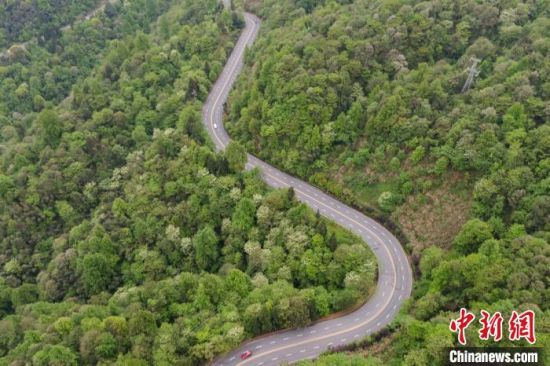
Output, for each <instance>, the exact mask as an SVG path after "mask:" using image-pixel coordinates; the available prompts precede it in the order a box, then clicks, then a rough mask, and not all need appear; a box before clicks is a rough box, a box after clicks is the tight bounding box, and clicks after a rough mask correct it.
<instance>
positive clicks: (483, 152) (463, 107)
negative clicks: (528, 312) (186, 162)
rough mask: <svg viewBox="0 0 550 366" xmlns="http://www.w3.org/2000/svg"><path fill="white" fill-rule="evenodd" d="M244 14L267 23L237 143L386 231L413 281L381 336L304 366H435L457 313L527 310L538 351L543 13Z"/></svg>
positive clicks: (488, 8)
mask: <svg viewBox="0 0 550 366" xmlns="http://www.w3.org/2000/svg"><path fill="white" fill-rule="evenodd" d="M244 3H245V6H246V8H247V9H248V10H249V11H251V12H254V13H256V14H259V15H260V16H261V17H262V18H263V19H264V23H263V29H262V32H261V34H260V37H259V39H258V40H257V42H256V46H255V47H254V48H253V49H252V50H251V51H250V52H249V54H248V55H247V61H246V68H245V71H244V72H243V74H242V76H241V77H240V79H239V81H238V85H237V87H236V90H234V92H233V93H232V95H231V97H230V102H229V103H228V108H227V112H228V115H229V121H228V123H227V124H228V130H229V132H230V135H231V137H232V138H234V139H236V140H238V141H239V142H240V143H241V144H243V146H245V147H246V149H247V150H248V151H250V152H251V153H253V154H255V155H257V156H258V157H260V158H262V159H264V160H266V161H268V162H270V163H272V164H274V165H276V166H278V167H280V168H281V169H283V170H285V171H288V172H291V173H293V174H296V175H298V176H300V177H302V178H303V179H305V180H307V181H309V182H310V183H312V184H314V185H317V186H318V187H320V188H322V189H324V190H327V191H329V192H332V193H333V194H334V195H336V196H337V197H339V198H341V199H342V200H344V201H346V202H349V203H352V204H354V205H355V206H357V207H358V208H361V209H363V210H364V211H365V212H368V213H369V214H372V215H374V216H375V217H377V218H379V219H380V220H382V221H383V222H385V223H388V224H390V223H393V225H394V227H395V228H396V230H398V231H400V232H402V233H403V234H404V236H405V237H406V238H407V239H408V242H407V243H406V248H407V250H408V252H409V253H410V255H411V260H412V263H413V265H414V270H415V272H416V283H415V289H414V291H413V295H412V299H411V300H410V301H409V303H408V305H407V306H406V307H405V308H404V309H403V310H402V312H401V315H400V316H399V317H398V318H397V319H396V320H395V321H394V323H393V324H392V325H390V326H389V327H388V329H386V330H384V331H383V332H382V333H383V334H384V337H380V336H379V335H378V336H377V337H374V336H373V338H371V339H370V340H367V341H366V343H364V344H363V345H364V346H362V347H359V348H357V347H351V348H353V349H354V351H353V352H350V353H352V354H354V356H350V357H346V356H345V355H342V354H334V355H330V356H327V357H326V358H321V359H320V360H319V361H316V362H313V363H315V364H318V365H340V364H341V365H350V364H352V365H356V364H357V365H377V364H384V365H388V364H389V365H400V364H405V365H433V364H438V363H439V362H440V360H439V358H438V357H439V356H438V352H440V348H441V347H444V346H451V345H454V344H456V336H455V335H453V334H452V333H451V332H450V331H449V329H448V327H449V320H450V319H451V318H455V317H456V314H457V312H458V309H459V308H460V307H465V308H468V309H471V310H472V311H474V312H477V313H479V310H480V309H487V310H489V311H493V312H494V311H501V312H503V313H507V312H510V311H511V310H514V309H518V310H525V309H532V310H534V311H535V312H536V317H537V334H538V338H537V345H540V346H544V345H546V346H547V345H548V342H549V341H550V338H549V333H550V323H549V321H550V317H549V311H550V309H549V307H548V306H549V304H550V289H549V285H550V258H549V257H550V246H549V245H548V240H549V238H550V215H549V213H550V180H549V179H550V178H549V177H550V174H549V173H550V124H549V123H548V121H549V117H550V98H549V96H550V80H549V75H550V62H549V60H550V58H549V57H548V56H549V51H550V37H549V36H550V20H549V18H548V11H549V8H548V6H547V5H545V4H543V3H541V2H534V1H526V2H523V1H514V0H499V1H492V2H480V1H472V0H459V1H446V0H437V1H429V2H428V1H412V0H396V1H391V0H355V1H347V0H340V1H329V0H327V1H324V0H286V1H279V0H277V1H275V0H264V1H245V2H244ZM474 59H478V60H480V61H479V63H478V64H477V65H476V70H475V72H474V76H475V78H474V82H473V84H472V85H471V86H470V88H466V89H465V90H464V89H463V87H464V85H465V83H466V80H467V77H468V68H469V67H470V66H471V65H472V64H473V62H474ZM396 232H397V231H396ZM471 332H472V334H473V332H474V331H473V330H472V331H471ZM470 338H472V337H470ZM473 338H477V337H475V335H474V336H473ZM476 344H480V345H483V344H487V342H485V343H483V342H481V341H479V339H477V342H475V341H474V345H476ZM501 344H506V342H504V341H501ZM361 355H363V356H365V357H361ZM304 364H307V363H304Z"/></svg>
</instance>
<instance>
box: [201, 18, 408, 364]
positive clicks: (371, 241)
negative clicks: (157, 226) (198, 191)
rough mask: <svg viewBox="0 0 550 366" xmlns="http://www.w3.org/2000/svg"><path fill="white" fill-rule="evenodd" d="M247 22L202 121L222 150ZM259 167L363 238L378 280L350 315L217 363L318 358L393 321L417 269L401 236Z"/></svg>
mask: <svg viewBox="0 0 550 366" xmlns="http://www.w3.org/2000/svg"><path fill="white" fill-rule="evenodd" d="M245 21H246V26H245V28H244V30H243V32H242V34H241V36H240V38H239V40H238V43H237V44H236V45H235V48H234V50H233V52H232V54H231V56H230V57H229V59H228V61H227V64H226V65H225V67H224V69H223V71H222V74H221V75H220V77H219V79H218V80H217V82H216V83H215V85H214V87H213V89H212V91H211V93H210V95H209V97H208V99H207V101H206V103H205V105H204V109H203V123H204V125H205V128H206V129H207V131H208V133H209V134H210V136H211V137H212V140H213V141H214V143H215V144H216V148H217V149H218V150H223V149H224V148H225V146H227V144H228V143H229V141H230V138H229V135H228V134H227V132H226V131H225V129H224V127H223V105H224V103H225V101H226V100H227V96H228V94H229V91H230V90H231V88H232V86H233V83H234V82H235V79H236V78H237V76H238V74H239V73H240V71H241V70H242V67H243V55H244V52H245V49H246V48H247V47H249V46H251V45H252V43H253V42H254V40H255V39H256V36H257V34H258V30H259V28H260V20H259V19H258V18H257V17H256V16H254V15H253V14H249V13H245ZM254 168H259V169H260V170H261V172H262V177H263V179H264V180H265V182H267V184H269V185H270V186H272V187H274V188H284V187H289V186H292V187H294V191H295V194H296V197H297V199H299V200H300V201H303V202H305V203H306V204H308V205H309V206H310V207H311V208H312V209H313V210H315V211H319V212H320V213H321V215H323V216H325V217H327V218H328V219H330V220H332V221H335V222H337V223H338V224H340V225H341V226H342V227H345V228H347V229H349V230H350V231H352V232H354V233H355V234H357V235H358V236H360V237H362V238H363V239H364V240H365V242H366V243H367V244H368V245H369V246H370V247H371V249H372V250H373V252H374V253H375V255H376V258H377V260H378V270H379V273H378V285H377V289H376V292H375V294H374V295H373V296H372V297H371V298H369V300H368V301H367V302H366V303H365V304H364V305H363V306H361V307H360V308H359V309H358V310H356V311H354V312H352V313H351V314H348V315H345V316H342V317H339V318H336V319H331V320H326V321H322V322H319V323H316V324H314V325H312V326H309V327H305V328H300V329H293V330H288V331H283V332H278V333H274V334H270V335H267V336H263V337H260V338H257V339H254V340H252V341H249V342H246V343H244V344H243V345H241V346H240V347H239V348H237V349H235V350H233V351H231V352H230V353H228V354H226V355H224V356H222V357H220V358H219V359H217V360H216V361H214V363H213V364H214V365H217V366H222V365H223V366H228V365H239V366H244V365H258V366H262V365H264V366H267V365H279V364H280V363H283V362H289V363H292V362H296V361H298V360H303V359H311V358H316V357H317V356H318V355H319V354H321V353H322V352H324V351H326V350H327V349H328V348H330V347H335V346H339V345H343V344H348V343H351V342H354V341H356V340H360V339H361V338H364V337H365V336H367V335H369V334H371V333H373V332H375V331H377V330H379V329H381V328H383V327H384V326H385V325H386V324H388V323H389V322H391V321H392V319H393V318H394V317H395V315H396V314H397V312H398V311H399V308H400V307H401V305H402V303H403V301H405V300H406V299H407V298H408V297H409V295H410V293H411V287H412V273H411V269H410V266H409V263H408V261H407V256H406V255H405V252H404V251H403V248H402V247H401V245H400V244H399V242H398V241H397V239H396V238H395V237H394V236H393V235H392V234H391V233H390V232H389V231H388V230H386V229H385V228H384V227H383V226H382V225H380V224H378V223H377V222H375V221H374V220H372V219H370V218H369V217H367V216H365V215H363V214H362V213H361V212H359V211H357V210H354V209H353V208H351V207H349V206H347V205H345V204H343V203H341V202H339V201H338V200H336V199H334V198H333V197H331V196H329V195H327V194H325V193H323V192H322V191H321V190H319V189H317V188H315V187H313V186H311V185H309V184H308V183H306V182H303V181H301V180H299V179H297V178H294V177H292V176H290V175H288V174H285V173H283V172H281V171H280V170H278V169H277V168H275V167H272V166H271V165H269V164H267V163H265V162H263V161H261V160H259V159H258V158H256V157H254V156H252V155H248V162H247V164H246V169H248V170H250V169H254ZM245 351H251V352H252V355H251V356H250V357H249V358H247V359H246V360H241V358H240V355H241V354H242V353H243V352H245Z"/></svg>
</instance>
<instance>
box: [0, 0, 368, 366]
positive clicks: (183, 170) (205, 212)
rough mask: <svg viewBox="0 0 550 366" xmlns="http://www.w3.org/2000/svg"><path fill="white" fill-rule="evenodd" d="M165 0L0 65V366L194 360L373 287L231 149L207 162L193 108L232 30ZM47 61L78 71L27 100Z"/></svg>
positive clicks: (111, 14) (196, 0)
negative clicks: (59, 44)
mask: <svg viewBox="0 0 550 366" xmlns="http://www.w3.org/2000/svg"><path fill="white" fill-rule="evenodd" d="M134 4H136V5H134ZM170 4H172V2H164V1H163V2H158V3H157V2H156V1H149V0H147V1H145V0H144V1H135V2H132V3H129V4H128V5H127V6H118V5H113V6H112V7H107V8H106V15H101V16H99V17H98V18H96V19H95V20H92V21H90V22H83V23H82V24H80V23H79V24H80V25H78V26H76V28H75V29H74V30H68V31H67V32H68V33H67V34H64V35H63V39H62V40H61V41H60V42H64V43H63V45H65V46H66V47H64V48H60V49H58V50H56V51H55V52H54V54H52V55H51V57H47V56H46V51H45V50H43V49H41V48H39V47H38V46H36V47H34V48H33V49H31V50H30V52H31V55H32V57H31V58H30V59H29V60H27V61H28V62H29V64H28V65H29V66H28V68H29V69H26V66H23V65H24V64H23V63H11V64H9V65H7V66H5V67H4V68H3V67H1V66H0V74H2V73H3V72H6V73H7V74H5V75H10V76H9V77H7V78H5V79H3V80H4V81H5V82H2V83H1V84H2V85H0V89H1V90H2V93H3V95H6V96H9V97H6V98H5V99H2V102H0V105H1V106H0V127H1V133H2V134H1V137H0V140H1V141H2V144H1V146H0V149H1V155H0V253H1V255H0V329H1V330H2V332H0V364H1V365H4V364H18V363H27V364H37V365H76V364H78V365H81V364H84V365H88V364H89V365H93V364H120V365H126V364H132V365H133V364H135V365H142V364H145V365H148V364H164V365H171V364H182V365H198V364H203V363H205V362H207V361H209V360H211V359H212V358H213V357H214V356H216V355H218V354H220V353H222V352H225V351H227V350H229V349H231V348H233V347H235V346H236V345H237V344H238V343H240V342H241V341H243V340H245V339H246V338H249V337H251V336H254V335H257V334H259V333H261V332H265V331H270V330H276V329H280V328H284V327H289V326H296V325H304V324H307V323H308V322H310V321H312V320H315V319H318V318H319V317H321V316H325V315H328V314H329V313H330V312H333V311H338V310H341V309H342V307H343V306H349V305H352V304H355V303H356V302H357V301H359V300H360V299H362V298H363V297H364V296H365V295H366V294H368V293H369V289H370V288H371V286H372V285H373V281H374V277H375V274H376V266H375V264H374V262H373V256H372V253H371V252H370V251H368V250H367V249H366V246H365V245H364V243H361V241H360V240H359V239H358V238H355V237H353V236H351V235H350V234H349V233H346V232H344V231H343V230H341V229H337V228H335V227H333V226H328V227H327V222H326V221H324V220H322V219H321V218H320V217H316V216H315V215H314V214H313V213H312V212H311V211H309V210H308V209H307V207H306V206H304V205H301V204H298V203H297V202H296V201H295V200H294V199H293V198H294V193H293V191H292V190H273V191H269V190H268V189H267V187H266V186H265V185H264V183H263V182H262V181H261V179H260V176H259V172H258V171H251V172H245V171H243V170H242V169H243V167H244V162H245V161H246V155H245V151H244V149H243V148H242V147H241V146H240V145H238V144H233V145H231V146H230V147H229V148H228V150H227V151H226V152H225V153H224V154H217V153H215V152H214V151H213V145H212V144H211V143H210V142H209V141H208V140H207V136H206V134H205V132H204V131H203V128H202V124H201V109H202V102H203V101H204V99H205V97H206V95H207V93H208V91H209V89H210V87H211V86H212V83H213V81H214V80H215V79H216V78H217V76H218V74H219V72H220V71H221V66H222V65H223V64H224V62H225V61H226V59H227V56H228V54H229V52H230V51H231V49H232V47H233V46H232V45H233V42H234V41H235V40H236V37H237V36H238V34H239V33H240V30H239V29H238V28H237V27H236V26H237V25H239V24H240V23H239V22H238V21H235V19H240V18H239V17H238V16H237V15H235V14H231V13H229V12H225V11H222V9H221V7H219V6H218V2H217V1H214V0H212V1H202V0H193V1H182V2H180V1H177V0H176V1H174V2H173V4H174V6H173V7H171V8H170V9H169V10H170V11H167V7H168V5H170ZM136 7H141V8H143V9H140V11H139V12H138V11H137V8H136ZM155 14H163V15H162V17H161V19H160V20H159V21H158V23H157V22H152V23H151V22H150V21H151V20H153V19H154V18H155V17H156V16H155ZM96 27H97V29H96ZM73 31H74V32H76V33H74V32H73ZM111 32H112V33H111ZM75 34H79V35H80V36H81V37H82V38H78V41H77V38H72V37H73V36H75ZM65 37H66V38H65ZM118 37H122V40H116V41H113V42H107V40H108V39H111V38H118ZM86 40H88V41H90V44H88V43H86V42H87V41H86ZM107 43H108V44H109V45H108V47H106V49H103V47H105V46H106V45H107ZM96 51H97V52H96ZM88 53H91V54H90V55H88ZM68 60H70V62H69V61H68ZM27 61H25V62H27ZM48 62H51V65H55V66H52V67H53V68H54V69H55V70H57V71H56V72H59V74H64V71H66V68H65V67H66V66H67V65H72V66H75V67H76V68H78V69H79V70H86V71H85V72H84V71H83V72H82V73H80V72H76V71H75V73H74V74H71V76H70V78H69V79H64V80H65V81H63V82H62V81H60V80H58V79H56V78H55V77H54V78H52V79H48V78H49V77H50V76H47V77H46V75H44V76H45V77H46V79H47V83H46V84H47V87H48V88H49V92H50V94H48V95H47V96H46V94H45V93H42V92H40V94H41V95H42V96H43V98H42V99H43V100H42V99H40V98H33V99H30V100H29V99H28V98H27V97H31V96H36V94H37V93H38V90H39V89H40V88H41V86H40V85H42V84H40V82H38V80H35V79H34V76H29V70H30V71H32V72H34V68H36V69H37V70H44V69H42V67H46V68H48V67H50V66H51V65H48V66H44V63H48ZM72 66H71V67H72ZM3 75H4V74H3ZM29 78H30V79H32V80H33V82H32V83H30V79H29ZM8 79H11V80H8ZM15 80H16V81H15ZM24 80H29V83H28V84H29V86H30V88H29V89H27V88H26V87H21V89H20V90H19V92H20V96H19V97H21V98H22V99H17V98H19V97H17V98H16V94H14V93H12V90H13V87H14V86H16V85H17V87H16V89H19V86H20V84H22V83H25V81H24ZM40 80H41V79H40ZM34 82H37V83H38V84H34ZM31 84H32V85H31ZM34 87H37V88H38V89H33V88H34ZM2 88H4V89H2ZM29 90H30V92H29ZM69 91H71V92H70V98H69V99H68V100H66V101H64V102H62V103H60V104H59V105H57V102H58V101H61V100H62V99H63V98H64V97H65V95H67V94H69ZM29 93H30V94H29ZM25 98H27V99H25ZM34 99H36V103H34ZM25 101H27V102H29V101H32V102H33V103H31V104H29V103H28V104H25ZM335 233H336V234H337V235H335ZM329 238H332V239H330V240H329ZM329 242H330V245H331V246H332V247H329V246H328V245H327V244H326V243H329ZM340 248H342V249H340ZM349 248H355V249H354V250H349ZM359 248H360V249H359ZM359 262H360V263H359ZM312 263H313V264H315V265H312ZM321 264H322V265H323V266H325V267H327V266H330V268H333V270H332V271H331V274H330V276H329V275H328V273H327V271H326V268H320V267H319V265H321ZM363 264H367V265H365V266H363ZM350 278H351V279H352V280H353V281H352V280H350ZM358 289H360V290H358ZM342 294H345V295H347V296H345V299H346V301H341V298H342Z"/></svg>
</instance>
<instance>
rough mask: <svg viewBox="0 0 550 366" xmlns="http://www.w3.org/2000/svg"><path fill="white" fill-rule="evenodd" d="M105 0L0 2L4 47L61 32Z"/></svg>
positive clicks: (0, 42) (0, 44)
mask: <svg viewBox="0 0 550 366" xmlns="http://www.w3.org/2000/svg"><path fill="white" fill-rule="evenodd" d="M101 1H102V0H79V1H71V0H53V1H51V0H50V1H28V0H9V1H2V3H0V49H2V48H4V47H9V46H10V45H11V44H13V43H18V42H25V41H28V40H30V39H31V38H33V37H38V38H40V40H41V41H42V42H45V41H48V40H52V39H54V38H57V37H58V36H59V33H60V32H61V30H60V29H61V28H62V27H63V26H65V25H68V24H70V23H71V22H72V21H73V20H74V19H75V18H76V17H77V16H79V15H82V14H84V13H86V12H88V11H90V10H92V9H94V8H96V7H97V6H98V5H99V4H100V3H101Z"/></svg>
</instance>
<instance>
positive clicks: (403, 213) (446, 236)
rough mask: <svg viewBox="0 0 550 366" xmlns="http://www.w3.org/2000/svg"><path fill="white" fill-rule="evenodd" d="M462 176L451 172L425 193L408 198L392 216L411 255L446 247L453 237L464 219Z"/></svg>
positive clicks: (468, 200) (468, 198)
mask: <svg viewBox="0 0 550 366" xmlns="http://www.w3.org/2000/svg"><path fill="white" fill-rule="evenodd" d="M463 181H464V177H463V176H462V175H461V174H459V173H453V174H452V175H450V176H449V177H447V179H445V181H444V183H443V184H442V185H441V186H440V187H438V188H435V189H432V190H430V191H429V192H427V193H425V194H417V195H414V196H410V197H409V198H408V199H407V200H406V201H405V203H404V204H403V205H402V206H401V207H399V208H398V209H397V210H396V211H395V213H394V214H393V216H394V219H395V220H396V221H398V222H399V224H400V225H401V226H402V228H403V231H404V232H405V234H406V235H407V237H408V238H409V240H410V243H411V246H412V248H413V252H415V253H418V252H420V251H421V250H422V249H424V248H426V247H429V246H434V245H436V246H439V247H441V248H450V246H451V244H452V241H453V238H454V237H455V236H456V234H457V233H458V231H459V230H460V228H461V227H462V225H463V224H464V223H465V222H466V221H467V220H468V217H469V212H470V207H471V205H472V195H471V189H469V188H468V187H460V188H457V187H459V184H460V183H461V182H463Z"/></svg>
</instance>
